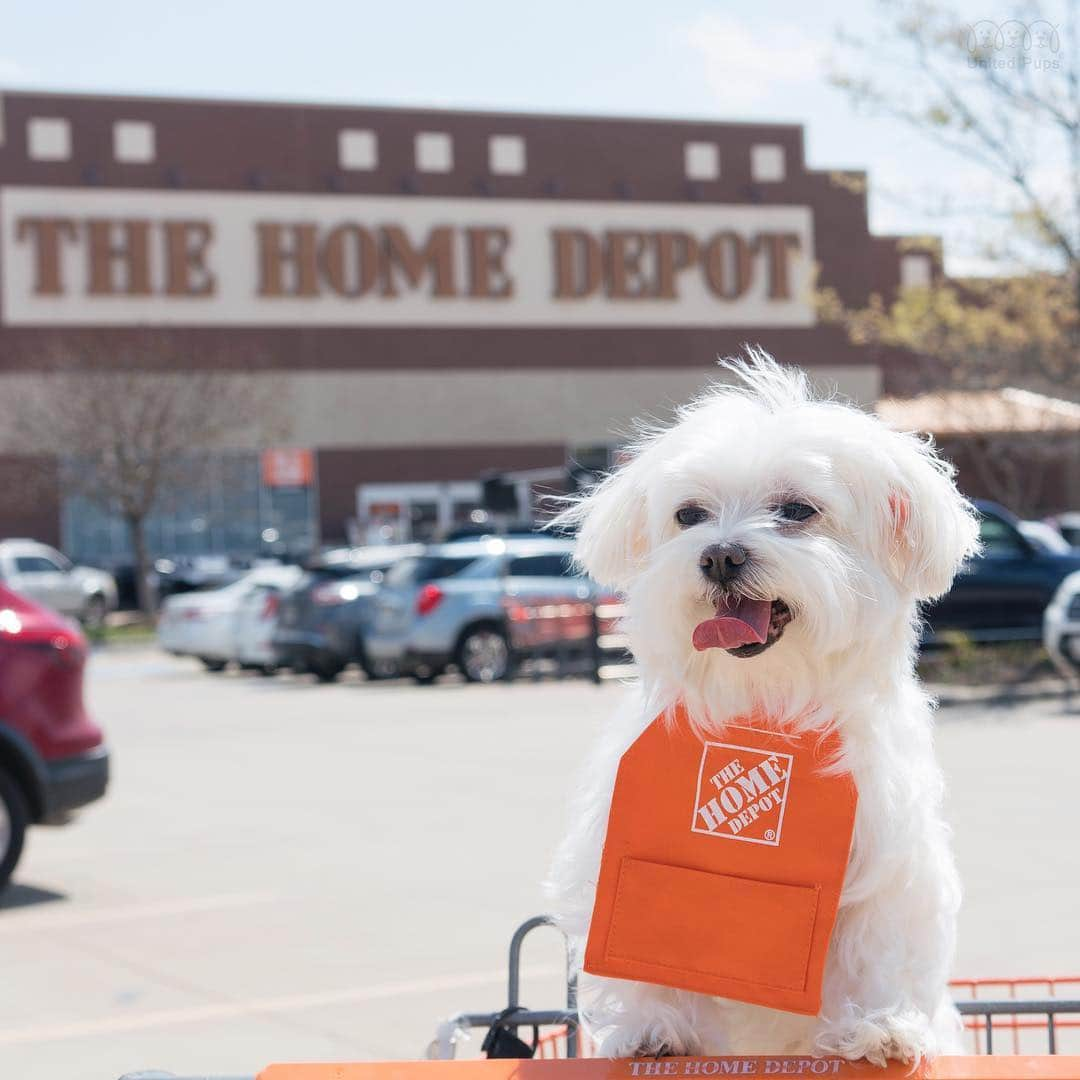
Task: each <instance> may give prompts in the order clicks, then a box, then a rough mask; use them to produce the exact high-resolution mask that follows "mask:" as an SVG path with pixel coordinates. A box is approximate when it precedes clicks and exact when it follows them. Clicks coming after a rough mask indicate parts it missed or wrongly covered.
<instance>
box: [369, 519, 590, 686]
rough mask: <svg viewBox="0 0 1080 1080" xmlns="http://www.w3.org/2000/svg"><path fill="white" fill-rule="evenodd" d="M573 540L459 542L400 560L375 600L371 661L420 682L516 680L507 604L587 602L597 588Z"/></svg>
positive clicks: (370, 633)
mask: <svg viewBox="0 0 1080 1080" xmlns="http://www.w3.org/2000/svg"><path fill="white" fill-rule="evenodd" d="M573 550H574V546H573V544H572V543H571V542H570V541H568V540H559V539H555V538H548V537H543V536H537V537H533V538H529V539H511V538H506V539H500V538H494V537H492V538H488V539H484V540H468V541H459V542H455V543H448V544H437V545H433V546H431V547H428V548H426V549H425V550H424V552H423V554H421V555H417V556H414V557H412V558H407V559H402V560H401V562H399V563H397V564H396V565H395V566H393V567H392V568H391V569H390V570H389V572H388V573H387V575H386V579H385V581H384V582H383V585H382V588H381V589H379V591H378V593H377V594H376V596H375V602H374V603H375V610H374V616H373V619H372V625H371V629H370V630H369V632H368V636H367V639H366V644H367V651H368V657H369V658H370V659H371V660H372V661H373V662H377V663H383V664H386V665H387V666H391V665H392V666H395V667H396V668H397V670H398V671H399V672H401V673H402V674H404V675H412V676H413V677H414V678H416V679H417V680H418V681H420V682H430V681H432V680H433V679H436V678H438V676H439V675H441V674H442V673H443V672H444V671H445V670H446V669H447V667H449V666H450V665H451V664H454V665H455V666H456V667H457V668H458V670H459V671H460V672H461V674H462V675H464V676H465V678H466V679H468V680H469V681H470V682H494V681H496V680H497V679H503V678H505V677H506V676H507V675H509V674H510V673H511V671H512V670H513V667H514V661H515V659H516V658H515V655H514V650H513V649H512V647H511V642H510V636H509V634H508V632H507V610H508V602H510V601H524V602H527V601H528V599H529V597H547V596H559V597H564V598H569V599H578V600H582V601H588V600H591V599H592V598H593V597H594V596H595V592H596V587H595V585H594V584H593V583H592V582H591V581H590V580H589V579H588V578H586V577H582V576H581V575H580V574H579V573H578V572H577V571H576V570H575V569H574V567H573V564H572V561H571V556H572V554H573Z"/></svg>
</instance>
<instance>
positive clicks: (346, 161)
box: [338, 128, 379, 171]
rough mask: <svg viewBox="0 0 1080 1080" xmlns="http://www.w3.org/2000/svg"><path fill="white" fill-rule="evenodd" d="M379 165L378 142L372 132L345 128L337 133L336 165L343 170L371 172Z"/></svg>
mask: <svg viewBox="0 0 1080 1080" xmlns="http://www.w3.org/2000/svg"><path fill="white" fill-rule="evenodd" d="M378 164H379V142H378V139H377V138H376V136H375V132H374V131H367V130H365V129H360V128H346V129H345V130H344V131H339V132H338V165H340V166H341V168H343V169H351V170H354V171H357V170H371V169H374V168H375V167H376V166H377V165H378Z"/></svg>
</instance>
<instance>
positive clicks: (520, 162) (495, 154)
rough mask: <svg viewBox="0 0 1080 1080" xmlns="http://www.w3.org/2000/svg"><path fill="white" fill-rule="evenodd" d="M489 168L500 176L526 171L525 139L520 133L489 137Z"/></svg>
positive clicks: (515, 174)
mask: <svg viewBox="0 0 1080 1080" xmlns="http://www.w3.org/2000/svg"><path fill="white" fill-rule="evenodd" d="M488 168H489V169H490V170H491V171H492V172H493V173H495V174H496V175H498V176H518V175H520V174H521V173H523V172H524V171H525V140H524V139H523V138H522V137H521V136H520V135H492V136H491V138H490V139H488Z"/></svg>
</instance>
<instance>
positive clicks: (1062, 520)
mask: <svg viewBox="0 0 1080 1080" xmlns="http://www.w3.org/2000/svg"><path fill="white" fill-rule="evenodd" d="M1054 524H1055V525H1056V526H1057V529H1058V532H1060V533H1061V535H1062V536H1064V537H1065V539H1066V540H1068V542H1069V543H1070V544H1072V546H1073V547H1077V548H1080V514H1078V513H1076V512H1075V511H1072V512H1070V513H1067V514H1058V515H1057V517H1056V518H1054Z"/></svg>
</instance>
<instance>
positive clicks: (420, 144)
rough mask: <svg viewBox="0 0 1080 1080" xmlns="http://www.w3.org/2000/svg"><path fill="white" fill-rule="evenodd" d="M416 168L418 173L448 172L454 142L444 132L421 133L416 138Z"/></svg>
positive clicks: (451, 164) (450, 166)
mask: <svg viewBox="0 0 1080 1080" xmlns="http://www.w3.org/2000/svg"><path fill="white" fill-rule="evenodd" d="M416 167H417V169H419V170H420V172H450V170H451V169H452V168H453V167H454V142H453V140H452V139H451V138H450V136H449V135H448V134H447V133H446V132H445V131H421V132H420V133H419V134H418V135H417V136H416Z"/></svg>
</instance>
